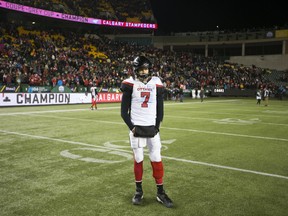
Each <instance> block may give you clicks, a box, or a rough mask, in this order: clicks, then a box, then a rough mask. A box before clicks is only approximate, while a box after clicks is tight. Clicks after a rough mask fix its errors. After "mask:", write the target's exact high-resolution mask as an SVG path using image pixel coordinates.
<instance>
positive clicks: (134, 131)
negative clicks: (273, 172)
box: [121, 56, 173, 208]
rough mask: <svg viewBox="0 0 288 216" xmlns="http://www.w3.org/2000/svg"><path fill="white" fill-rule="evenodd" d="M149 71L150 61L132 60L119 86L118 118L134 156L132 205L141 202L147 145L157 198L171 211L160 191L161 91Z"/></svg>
mask: <svg viewBox="0 0 288 216" xmlns="http://www.w3.org/2000/svg"><path fill="white" fill-rule="evenodd" d="M150 69H151V62H150V60H149V59H148V58H146V57H145V56H137V57H136V58H135V59H134V61H133V72H134V74H133V75H132V76H131V77H130V78H128V79H126V80H124V81H123V82H122V84H121V91H122V92H123V96H122V101H121V117H122V119H123V120H124V122H125V123H126V125H127V126H128V128H129V129H130V131H129V138H130V145H131V148H132V150H133V154H134V176H135V183H136V192H135V194H134V196H133V198H132V203H133V204H134V205H139V204H141V203H142V199H143V190H142V176H143V160H144V147H146V146H147V147H148V150H149V159H150V162H151V166H152V170H153V177H154V179H155V183H156V186H157V195H156V199H157V201H158V202H160V203H163V204H164V205H165V206H166V207H168V208H171V207H172V206H173V202H172V200H171V199H170V198H169V197H168V195H167V194H166V193H165V190H164V188H163V176H164V169H163V163H162V159H161V140H160V135H159V127H160V123H161V121H162V120H163V91H164V88H163V84H162V82H161V80H160V78H159V77H157V76H152V73H151V71H150Z"/></svg>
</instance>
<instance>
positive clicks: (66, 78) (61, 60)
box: [0, 23, 277, 90]
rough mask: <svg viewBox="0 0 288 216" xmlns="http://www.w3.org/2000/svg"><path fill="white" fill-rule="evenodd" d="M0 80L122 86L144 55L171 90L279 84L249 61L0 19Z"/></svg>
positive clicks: (274, 87) (255, 86)
mask: <svg viewBox="0 0 288 216" xmlns="http://www.w3.org/2000/svg"><path fill="white" fill-rule="evenodd" d="M0 33H1V35H2V36H1V37H0V82H3V83H4V84H6V85H9V84H15V83H17V84H29V85H30V86H56V85H57V84H62V85H65V86H67V87H69V88H70V89H75V86H79V85H83V86H85V87H88V88H89V87H90V86H92V84H93V83H95V84H96V86H97V87H101V88H119V87H120V84H121V81H122V80H123V79H125V78H127V76H129V75H131V73H132V67H131V62H132V60H133V59H134V57H135V56H137V55H143V54H144V55H146V56H147V57H149V58H150V59H151V61H152V63H153V71H154V72H155V73H157V74H158V75H159V76H160V77H161V78H162V79H163V82H164V84H165V85H166V87H167V89H175V88H179V87H180V85H182V86H185V88H186V89H194V88H198V89H200V86H205V87H211V88H224V89H230V88H238V89H248V88H250V89H256V88H260V87H261V86H264V85H265V86H267V85H268V86H269V88H270V89H272V90H273V89H277V86H276V85H275V83H273V82H271V81H269V80H266V79H265V77H264V76H263V74H264V70H262V69H261V68H258V67H255V66H251V67H244V66H242V65H237V64H231V63H223V62H219V60H218V59H217V58H216V57H203V56H195V55H193V54H192V53H190V52H173V51H167V50H162V49H157V48H154V47H152V46H142V45H141V46H140V45H137V44H133V43H125V42H117V41H113V40H110V39H108V38H106V37H104V36H99V35H96V34H82V33H76V32H72V31H66V30H64V29H63V30H53V29H49V30H33V31H32V30H26V29H24V28H23V27H19V26H16V25H11V24H9V25H8V24H4V23H1V24H0Z"/></svg>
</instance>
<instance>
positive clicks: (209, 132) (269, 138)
mask: <svg viewBox="0 0 288 216" xmlns="http://www.w3.org/2000/svg"><path fill="white" fill-rule="evenodd" d="M161 128H162V129H168V130H176V131H177V130H178V131H189V132H196V133H206V134H217V135H226V136H236V137H246V138H255V139H265V140H276V141H284V142H288V139H284V138H275V137H263V136H251V135H245V134H232V133H223V132H215V131H202V130H194V129H182V128H170V127H162V126H161Z"/></svg>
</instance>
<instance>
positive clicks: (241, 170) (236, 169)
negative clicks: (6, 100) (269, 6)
mask: <svg viewBox="0 0 288 216" xmlns="http://www.w3.org/2000/svg"><path fill="white" fill-rule="evenodd" d="M0 132H1V133H5V134H14V135H18V136H26V137H31V138H35V139H45V140H52V141H57V142H64V143H69V144H73V145H82V146H89V147H96V148H104V149H110V150H117V151H123V152H131V151H127V150H123V149H115V148H109V147H103V146H96V145H92V144H87V143H82V142H74V141H69V140H63V139H56V138H49V137H44V136H36V135H30V134H23V133H17V132H12V131H5V130H0ZM146 155H147V154H146ZM162 158H166V159H169V160H175V161H180V162H186V163H192V164H199V165H204V166H210V167H216V168H221V169H228V170H234V171H239V172H246V173H253V174H257V175H262V176H270V177H275V178H282V179H287V180H288V176H282V175H277V174H271V173H264V172H258V171H253V170H246V169H240V168H235V167H229V166H221V165H217V164H211V163H205V162H200V161H193V160H186V159H181V158H174V157H168V156H162Z"/></svg>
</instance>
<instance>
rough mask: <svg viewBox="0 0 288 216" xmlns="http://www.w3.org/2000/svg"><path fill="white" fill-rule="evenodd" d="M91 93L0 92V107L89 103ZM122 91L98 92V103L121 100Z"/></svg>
mask: <svg viewBox="0 0 288 216" xmlns="http://www.w3.org/2000/svg"><path fill="white" fill-rule="evenodd" d="M91 100H92V98H91V93H90V94H89V93H1V94H0V107H4V106H34V105H61V104H82V103H83V104H90V103H91ZM121 100H122V93H98V97H97V102H98V103H112V102H121Z"/></svg>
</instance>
